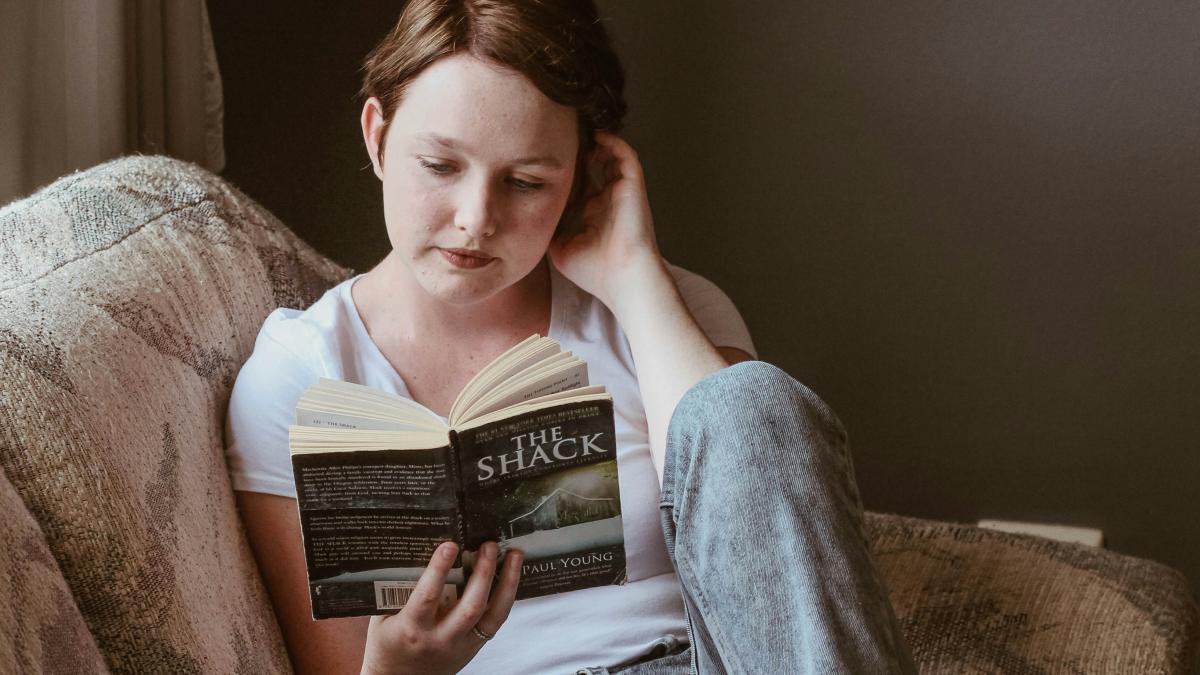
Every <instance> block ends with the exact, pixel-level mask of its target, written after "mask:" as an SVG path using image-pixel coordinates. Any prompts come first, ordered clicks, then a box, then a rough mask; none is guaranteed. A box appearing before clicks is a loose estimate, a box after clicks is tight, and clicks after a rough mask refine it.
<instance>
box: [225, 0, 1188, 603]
mask: <svg viewBox="0 0 1200 675" xmlns="http://www.w3.org/2000/svg"><path fill="white" fill-rule="evenodd" d="M314 4H315V3H314ZM397 4H398V3H393V2H386V3H385V2H376V3H355V10H354V12H346V11H345V10H344V9H342V10H338V9H333V8H330V9H322V8H321V7H317V6H308V4H306V3H305V4H302V5H303V6H300V5H294V4H291V3H287V4H285V3H279V2H269V3H234V2H231V1H229V0H210V2H209V9H210V12H211V14H212V20H213V29H214V33H215V38H216V41H217V49H218V54H219V56H220V59H221V67H222V70H223V75H224V78H225V89H226V95H227V102H226V106H227V108H226V112H227V119H226V124H227V130H226V140H227V143H228V148H227V152H228V157H229V163H228V170H227V172H226V174H227V175H228V177H230V178H231V179H232V180H233V181H234V182H235V183H236V184H238V185H239V186H241V187H242V188H243V189H244V190H245V191H246V192H247V193H249V194H250V195H251V196H253V197H255V198H257V199H259V200H260V201H262V202H263V203H264V204H266V205H267V206H268V207H269V208H271V209H272V210H273V211H275V212H276V213H277V214H278V215H279V216H280V217H281V218H282V219H283V220H284V222H286V223H288V224H289V225H291V226H292V227H293V228H294V229H296V230H297V231H298V232H299V233H300V234H301V235H302V236H304V237H305V238H306V239H307V240H308V241H310V242H312V243H313V244H314V245H315V246H317V247H318V248H319V249H321V250H322V251H324V252H325V253H327V254H329V255H331V256H333V257H334V258H336V259H338V260H340V261H342V262H343V263H346V264H350V265H353V266H356V267H359V268H364V267H366V266H368V265H370V264H371V263H372V262H374V261H375V260H377V259H378V258H379V257H380V256H382V255H383V253H384V250H385V249H384V246H386V239H385V238H384V237H383V225H382V209H381V206H380V203H379V194H378V188H377V183H376V181H375V178H374V176H373V174H372V173H371V172H370V170H369V168H364V167H366V166H367V159H366V154H365V152H364V151H363V150H362V144H361V139H360V134H359V131H358V121H357V120H358V112H359V108H358V105H357V102H356V101H355V100H354V99H353V96H354V92H355V90H356V88H357V85H358V80H357V73H356V69H357V67H358V63H359V61H360V60H361V58H362V56H363V55H365V53H366V51H367V50H368V49H369V48H370V46H371V45H372V44H373V41H374V40H375V39H377V38H378V37H379V36H381V35H382V34H383V33H384V32H385V31H386V29H387V28H388V24H389V22H390V21H391V20H392V19H393V17H394V14H395V6H396V5H397ZM601 4H602V7H603V8H604V9H605V11H606V12H607V14H608V15H609V17H610V25H611V28H612V31H613V33H614V34H615V36H616V38H617V41H618V44H619V46H620V48H621V51H622V55H623V57H624V59H625V61H626V64H627V68H628V71H629V76H630V82H629V88H628V97H629V101H630V105H631V114H630V117H629V125H628V130H627V134H626V135H627V137H628V138H629V139H630V140H631V142H633V143H634V145H635V147H637V148H638V150H639V152H640V154H641V156H642V159H643V162H644V164H645V168H646V174H647V177H648V178H647V180H648V183H649V189H650V197H651V203H652V204H653V206H654V212H655V220H656V223H657V226H658V230H659V238H660V242H661V245H662V248H663V250H664V252H665V254H666V255H667V257H668V258H670V259H671V260H672V261H673V262H675V263H677V264H682V265H684V266H686V267H689V268H691V269H693V270H696V271H698V272H700V273H702V274H704V275H706V276H708V277H709V278H711V279H713V280H714V281H716V282H717V283H718V284H720V285H721V286H722V287H723V288H724V289H725V290H726V291H727V292H728V293H729V294H730V296H731V297H733V299H734V300H735V301H736V302H737V303H738V306H739V307H740V308H741V310H742V312H743V314H744V315H745V317H746V319H747V322H748V323H749V324H750V327H751V330H752V332H753V334H754V336H755V339H756V342H757V344H758V346H759V349H760V350H761V352H762V356H763V358H765V359H767V360H770V361H773V362H775V363H777V364H779V365H781V366H782V367H784V368H786V369H787V370H788V371H789V372H791V373H792V374H794V375H796V376H797V377H798V378H800V379H801V380H803V381H804V382H806V383H807V384H809V386H811V387H812V388H813V389H815V390H816V391H817V392H818V393H820V394H821V395H822V396H823V397H824V398H825V399H826V400H828V401H829V402H830V404H831V405H833V407H834V408H835V409H836V410H837V411H838V413H839V414H840V416H841V417H842V419H843V421H844V422H845V423H846V425H847V427H848V428H849V429H850V433H851V438H852V442H853V444H854V448H855V453H856V455H855V457H856V463H857V469H858V478H859V482H860V484H861V487H862V489H863V493H864V496H865V499H866V501H867V505H868V508H871V509H873V510H878V511H890V512H899V513H906V514H912V515H919V516H925V517H933V518H942V519H952V520H964V521H971V520H975V519H978V518H985V517H986V518H1005V519H1011V520H1032V521H1041V522H1054V523H1063V524H1075V525H1082V526H1089V527H1097V528H1100V529H1103V530H1104V532H1105V534H1106V536H1107V540H1108V546H1109V548H1112V549H1115V550H1117V551H1121V552H1125V553H1129V554H1133V555H1138V556H1143V557H1149V558H1153V559H1156V560H1159V561H1161V562H1164V563H1167V564H1170V565H1172V566H1174V567H1176V568H1178V569H1180V570H1182V571H1183V572H1185V573H1186V574H1187V575H1188V576H1189V577H1190V578H1191V579H1192V580H1193V583H1194V581H1195V580H1196V579H1200V518H1198V517H1197V515H1198V514H1197V511H1198V509H1197V502H1196V500H1195V499H1194V498H1193V497H1190V496H1189V495H1190V494H1192V492H1191V490H1192V489H1193V485H1192V483H1194V482H1196V481H1197V479H1200V452H1198V450H1200V441H1198V440H1197V439H1200V274H1197V269H1198V267H1200V227H1198V226H1200V113H1197V111H1198V110H1200V49H1198V48H1197V46H1196V45H1197V42H1196V36H1197V35H1200V5H1197V4H1195V3H1173V2H1164V1H1161V0H1152V1H1150V2H1145V3H1134V4H1130V3H1122V2H1115V1H1113V0H1102V1H1101V2H1096V3H1066V2H1055V1H1050V2H1047V1H1046V0H1036V1H1035V0H1020V1H1017V2H1010V3H986V4H984V3H958V2H949V1H946V2H938V1H932V0H921V1H920V2H917V3H890V4H888V3H882V4H881V3H866V2H860V1H857V0H849V1H845V2H837V3H833V2H830V3H781V2H772V3H764V2H751V3H726V2H716V1H703V2H690V3H687V4H680V3H658V2H635V1H634V0H623V1H617V0H610V1H608V2H603V1H602V3H601ZM682 7H686V8H687V11H684V10H683V9H681V8H682Z"/></svg>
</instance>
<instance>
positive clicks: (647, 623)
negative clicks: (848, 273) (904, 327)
mask: <svg viewBox="0 0 1200 675" xmlns="http://www.w3.org/2000/svg"><path fill="white" fill-rule="evenodd" d="M365 70H366V75H365V78H364V86H363V93H364V95H365V97H366V102H365V104H364V107H363V112H362V118H361V122H362V129H363V138H364V141H365V143H366V146H367V151H368V153H369V155H370V157H371V163H372V167H373V169H374V171H375V174H376V176H378V178H379V179H380V181H381V182H382V187H383V200H384V215H385V220H386V223H387V230H388V235H389V239H390V241H391V245H392V250H391V252H390V253H388V255H387V256H386V257H385V258H384V260H383V261H382V262H380V263H379V264H378V265H377V266H376V267H375V268H373V269H372V270H370V271H369V272H368V273H366V274H364V275H362V276H360V277H356V278H354V279H351V280H349V281H347V282H345V283H343V284H341V285H340V286H338V287H336V288H334V289H332V290H331V291H329V293H327V294H326V295H325V297H323V298H322V299H321V300H319V301H318V302H317V303H316V304H314V305H313V306H312V307H310V308H309V309H308V310H307V311H305V312H303V313H301V312H297V311H295V310H277V311H276V312H275V313H273V314H272V315H271V317H269V318H268V320H267V321H266V323H265V324H264V326H263V329H262V331H261V332H260V335H259V339H258V342H257V344H256V346H255V352H254V354H253V356H252V357H251V359H250V360H249V361H248V362H247V364H246V365H245V366H244V368H243V370H242V372H241V373H240V374H239V377H238V382H237V385H236V386H235V389H234V394H233V397H232V399H231V402H230V416H229V419H230V422H229V444H230V445H229V456H230V464H231V471H232V474H233V481H234V487H235V489H237V490H238V499H239V505H240V507H241V509H242V513H243V518H244V520H245V522H246V526H247V531H248V534H249V537H250V540H251V543H252V546H253V548H254V550H255V555H256V557H257V558H258V561H259V565H260V568H261V569H262V571H263V576H264V579H265V581H266V584H267V587H268V590H269V592H270V594H271V598H272V601H273V602H274V604H275V608H276V612H277V615H278V616H279V620H280V623H281V625H282V627H283V630H284V636H285V639H286V642H287V646H288V650H289V653H290V654H291V656H292V659H293V663H294V664H295V665H296V667H297V670H298V671H300V672H320V673H332V672H350V671H354V670H360V669H361V670H362V672H371V673H440V672H456V671H458V670H460V669H465V670H467V671H470V672H488V673H510V672H519V673H530V672H606V671H607V669H612V670H613V671H616V670H622V672H629V673H652V672H689V671H690V670H691V669H692V667H693V664H695V667H697V668H699V670H700V671H701V672H706V673H707V672H725V671H734V672H781V671H783V670H789V671H790V670H794V669H797V668H800V667H803V665H804V664H808V665H809V666H810V667H811V668H813V669H817V670H821V671H826V670H830V669H833V670H838V669H840V670H844V671H846V672H893V671H895V672H909V671H911V663H910V661H909V659H908V657H907V654H906V651H905V648H904V646H903V644H902V643H901V642H900V638H899V631H898V629H897V627H896V624H895V619H894V617H893V616H892V612H891V609H890V607H888V605H887V601H886V595H885V593H884V590H883V587H882V585H881V584H880V582H879V581H878V577H877V575H876V574H875V571H874V570H873V568H872V566H871V562H870V559H869V556H868V555H867V553H866V545H865V542H864V539H863V534H862V524H861V517H862V516H861V505H860V504H859V502H858V497H857V494H856V492H855V488H854V484H853V478H852V470H851V468H850V465H849V457H848V455H847V454H846V450H845V436H844V432H842V431H841V428H840V426H839V424H838V423H837V420H836V418H835V417H834V416H833V415H832V413H831V412H830V411H829V410H828V408H826V407H825V406H824V404H823V403H821V402H820V400H819V399H817V398H816V397H815V395H813V394H812V392H810V391H808V390H807V389H805V388H804V387H803V386H801V385H799V384H798V383H796V382H795V381H793V380H791V378H789V377H788V376H787V375H785V374H783V373H782V372H781V371H779V370H778V369H774V368H772V367H770V366H767V365H766V364H762V363H757V362H753V363H747V364H742V365H739V366H735V367H730V365H731V364H735V363H738V362H741V361H747V360H749V359H750V358H751V356H752V354H753V345H752V344H751V342H750V339H749V335H748V334H747V333H746V330H745V326H744V324H743V323H742V321H741V319H740V317H739V316H738V315H737V312H736V309H734V308H733V306H732V304H731V303H730V302H729V300H728V298H726V297H725V296H724V294H722V293H721V292H720V291H719V290H718V289H716V287H715V286H713V285H712V284H710V283H708V282H706V281H705V280H703V279H701V278H699V277H696V276H695V275H692V274H690V273H687V272H685V271H683V270H680V269H678V268H674V267H672V266H670V265H668V264H667V263H666V262H665V261H664V260H663V259H662V258H661V256H660V255H659V253H658V250H657V246H656V244H655V238H654V231H653V223H652V220H651V214H650V208H649V204H648V201H647V198H646V191H645V184H644V182H643V180H642V173H641V166H640V164H639V162H638V159H637V156H636V154H635V153H634V151H633V150H632V149H631V148H630V147H629V145H627V144H626V143H625V142H624V141H622V140H621V139H620V138H618V137H617V136H615V135H612V133H611V132H614V131H616V130H617V128H618V127H619V125H620V121H621V117H622V115H623V113H624V101H623V99H622V98H621V90H622V85H623V75H622V71H621V67H620V65H619V62H618V61H617V59H616V56H615V55H614V54H613V53H612V50H611V47H610V45H609V42H608V38H607V36H606V35H605V32H604V29H603V27H602V25H601V23H600V22H599V19H598V17H597V15H596V10H595V7H594V6H593V5H592V3H591V2H580V1H572V0H554V1H548V0H521V1H513V2H503V3H502V2H495V1H494V0H457V1H456V0H414V1H413V2H410V3H409V4H408V6H407V7H406V8H405V10H404V12H403V14H402V16H401V18H400V20H399V22H398V24H397V25H396V27H395V28H394V29H393V31H392V32H391V33H390V34H389V35H388V36H387V37H386V38H385V39H384V41H383V42H382V43H381V44H380V45H379V46H378V47H377V48H376V49H375V50H374V51H373V52H372V54H371V55H370V56H369V57H368V59H367V62H366V68H365ZM589 172H590V173H591V174H593V175H594V178H595V180H594V181H593V184H592V185H590V186H589V180H588V175H589ZM532 333H540V334H543V335H545V334H548V335H550V336H552V337H554V338H556V339H558V340H559V341H560V342H561V343H563V346H564V348H565V349H569V350H572V351H574V352H575V353H577V354H579V355H580V356H582V357H583V358H584V359H585V360H586V361H587V362H588V364H589V371H590V373H591V379H592V381H594V382H597V383H602V384H605V385H606V386H607V387H608V389H609V391H610V392H612V394H613V398H614V405H615V407H616V418H617V419H616V424H617V435H618V460H619V462H620V467H621V471H620V481H621V492H622V503H623V505H624V521H625V533H626V550H627V561H628V562H627V565H628V566H627V571H628V583H627V584H626V585H623V586H607V587H601V588H594V589H587V590H583V591H575V592H571V593H564V594H559V595H553V596H548V597H543V598H533V599H529V600H523V601H521V602H519V603H514V602H513V597H514V593H515V588H516V584H517V581H518V576H519V570H520V563H521V560H520V556H519V554H513V555H509V556H507V557H506V559H505V560H504V561H502V562H501V561H498V560H497V555H496V546H495V545H494V544H492V543H489V544H486V545H484V547H483V548H482V549H481V551H480V556H479V563H478V564H477V567H476V569H475V572H474V574H473V576H472V577H471V578H470V579H469V581H468V583H467V587H466V589H465V591H464V593H463V597H462V598H461V599H460V600H459V602H458V603H457V604H456V605H454V606H453V607H440V606H439V605H438V602H437V596H438V590H439V589H440V586H441V584H442V580H443V579H444V575H445V573H446V571H447V570H448V569H449V566H450V564H451V561H452V560H453V558H454V556H455V555H456V553H457V551H456V549H455V547H454V545H453V544H451V543H446V544H443V545H442V546H441V547H439V549H438V550H436V551H435V552H434V554H433V557H432V559H431V560H430V564H429V567H428V569H427V571H426V573H425V575H424V576H423V577H422V579H421V581H420V582H419V585H418V588H417V589H416V591H415V592H414V594H413V596H412V599H411V600H410V602H409V605H408V606H406V607H405V609H404V610H402V611H401V612H400V613H398V614H396V615H394V616H389V617H386V618H384V617H374V618H373V619H371V620H370V621H369V622H368V621H367V620H366V619H346V620H332V621H322V622H314V621H312V620H311V618H310V614H309V607H308V598H307V595H308V594H307V590H306V578H305V566H304V558H303V552H302V549H301V547H300V536H299V530H298V518H297V513H296V504H295V500H294V495H295V492H294V487H293V484H292V480H291V469H290V462H289V460H288V450H287V440H286V439H287V436H286V427H287V424H288V423H289V422H290V421H291V420H292V410H293V408H294V405H295V403H296V401H297V399H298V398H299V396H300V393H301V392H302V391H303V389H304V388H305V387H306V386H307V385H308V384H311V383H312V382H313V381H315V380H316V378H318V377H334V378H339V379H344V380H348V381H354V382H359V383H362V384H367V385H370V386H374V387H377V388H381V389H385V390H389V391H393V392H396V393H400V394H402V395H405V396H409V397H411V398H413V399H414V400H416V401H419V402H421V403H422V404H424V405H425V406H427V407H429V408H430V409H432V410H434V411H435V412H438V413H439V414H443V415H444V414H446V413H447V412H448V410H449V408H450V405H451V403H452V402H453V400H454V397H455V396H456V395H457V394H458V392H459V391H460V390H461V389H462V387H463V385H464V384H465V383H466V382H467V380H469V379H470V377H471V376H472V375H474V374H475V373H476V372H477V370H478V369H479V368H480V367H481V366H483V365H484V364H486V363H488V362H489V361H491V360H492V359H493V358H495V357H496V356H497V355H499V354H500V353H502V352H503V351H504V350H506V349H507V348H508V347H510V346H512V345H513V344H515V343H516V342H518V341H520V340H521V339H523V338H525V337H527V336H529V335H530V334H532ZM635 364H636V368H635ZM714 420H721V422H722V423H721V424H719V425H718V424H714ZM668 436H669V438H668ZM660 486H661V491H660ZM660 518H661V523H660ZM664 535H665V536H664ZM818 561H819V563H820V566H818ZM497 570H499V572H498V574H499V580H498V582H497V584H496V585H495V587H494V589H491V588H490V582H491V580H492V576H493V573H494V572H496V571H497ZM767 619H769V620H767ZM768 626H769V627H770V628H769V630H765V628H766V627H768ZM626 669H627V670H626Z"/></svg>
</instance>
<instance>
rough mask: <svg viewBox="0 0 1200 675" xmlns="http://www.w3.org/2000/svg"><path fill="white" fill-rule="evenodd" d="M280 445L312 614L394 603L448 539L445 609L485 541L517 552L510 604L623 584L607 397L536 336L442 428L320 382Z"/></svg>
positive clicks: (485, 377) (387, 399) (419, 411)
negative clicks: (455, 553)
mask: <svg viewBox="0 0 1200 675" xmlns="http://www.w3.org/2000/svg"><path fill="white" fill-rule="evenodd" d="M289 445H290V448H291V457H292V469H293V475H294V477H295V480H296V495H297V501H298V505H299V510H300V529H301V533H302V536H303V538H304V555H305V559H306V562H307V565H308V581H309V594H310V599H311V601H312V613H313V618H314V619H327V618H334V617H346V616H361V615H367V614H385V613H392V612H395V611H397V610H399V609H401V608H403V606H404V605H405V603H406V602H407V600H408V598H409V595H410V594H411V592H412V589H413V588H414V587H415V586H416V581H417V579H418V578H419V577H420V576H421V574H422V573H423V572H424V570H425V565H426V564H427V563H428V561H429V558H430V556H431V555H432V553H433V550H434V549H435V548H436V547H437V546H438V544H440V543H441V542H443V541H447V540H450V541H454V542H457V543H458V544H459V549H460V554H459V557H458V559H457V560H456V563H455V566H454V569H452V570H451V572H450V575H449V576H448V577H447V579H446V582H445V585H444V588H443V593H444V598H445V599H446V600H450V599H453V598H456V597H457V596H458V594H459V593H461V591H462V587H463V584H464V582H465V580H466V578H468V577H469V576H470V573H471V570H472V568H473V563H474V560H475V554H476V552H477V551H478V550H479V546H480V545H481V544H482V543H483V542H486V541H496V542H499V544H500V550H501V552H502V553H504V552H507V551H508V550H511V549H519V550H521V551H522V552H523V554H524V558H525V559H524V562H523V565H522V570H521V582H520V586H519V587H518V591H517V598H518V599H521V598H530V597H536V596H540V595H548V594H551V593H562V592H566V591H572V590H577V589H583V588H590V587H594V586H601V585H606V584H621V583H624V582H625V546H624V533H623V530H622V526H621V499H620V497H621V496H620V490H619V487H618V481H617V461H616V433H615V431H614V425H613V405H612V398H611V397H610V396H609V394H608V393H607V392H606V391H605V390H604V387H603V386H600V385H590V384H589V383H588V376H587V364H586V363H584V362H583V361H582V360H581V359H579V358H578V357H577V356H575V355H573V354H571V352H567V351H563V350H562V348H561V347H560V345H559V344H558V343H557V342H556V341H555V340H553V339H551V338H547V337H540V336H537V335H534V336H531V337H530V338H528V339H526V340H525V341H523V342H521V343H520V344H518V345H516V346H515V347H513V348H512V349H510V350H508V351H507V352H505V353H504V354H502V355H501V356H499V357H498V358H497V359H496V360H494V361H493V362H492V363H490V364H489V365H487V366H486V367H484V368H483V369H482V370H481V371H480V372H479V373H478V374H477V375H476V376H475V377H474V378H472V379H471V381H470V382H468V383H467V385H466V387H464V389H463V390H462V392H461V393H460V394H459V396H458V397H457V399H456V400H455V402H454V404H453V406H452V407H451V409H450V414H449V416H448V418H447V419H443V418H442V417H440V416H438V415H437V414H436V413H434V412H433V411H431V410H429V409H428V408H426V407H425V406H422V405H421V404H419V403H416V402H415V401H412V400H411V399H408V398H405V397H403V396H398V395H395V394H391V393H387V392H383V391H380V390H377V389H372V388H369V387H364V386H361V385H357V384H351V383H348V382H341V381H337V380H329V379H322V380H320V381H319V382H318V383H316V384H314V385H312V386H311V387H309V388H308V389H307V390H306V391H305V393H304V394H303V396H302V397H301V399H300V401H299V403H298V404H297V406H296V424H295V425H293V426H292V427H290V428H289Z"/></svg>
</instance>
